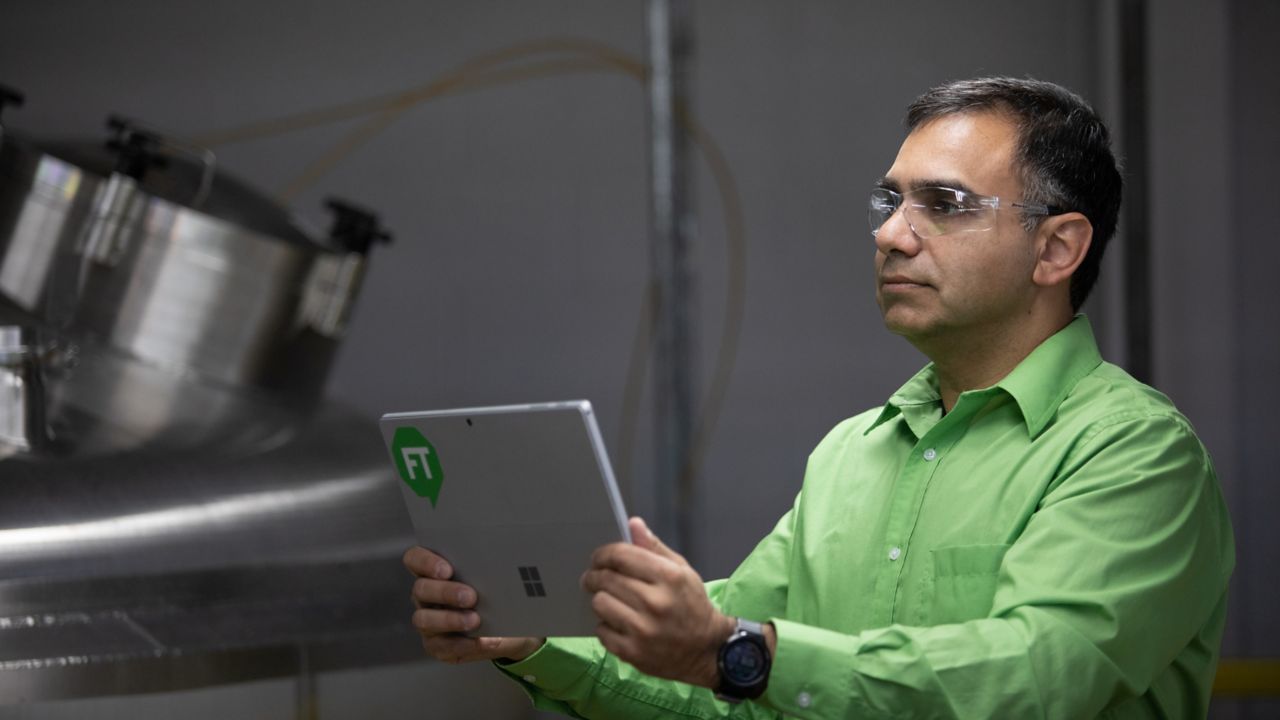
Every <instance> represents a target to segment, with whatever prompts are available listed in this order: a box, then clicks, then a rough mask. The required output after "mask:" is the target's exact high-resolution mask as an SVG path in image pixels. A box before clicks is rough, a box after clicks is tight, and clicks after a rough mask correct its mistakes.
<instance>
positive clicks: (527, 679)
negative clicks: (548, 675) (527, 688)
mask: <svg viewBox="0 0 1280 720" xmlns="http://www.w3.org/2000/svg"><path fill="white" fill-rule="evenodd" d="M524 681H525V682H527V683H536V682H538V676H537V675H525V676H524Z"/></svg>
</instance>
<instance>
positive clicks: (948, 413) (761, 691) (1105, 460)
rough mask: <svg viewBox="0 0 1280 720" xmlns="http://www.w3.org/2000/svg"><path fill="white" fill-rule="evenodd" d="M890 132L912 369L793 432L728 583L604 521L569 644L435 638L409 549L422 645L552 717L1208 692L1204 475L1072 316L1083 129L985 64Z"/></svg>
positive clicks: (1154, 705)
mask: <svg viewBox="0 0 1280 720" xmlns="http://www.w3.org/2000/svg"><path fill="white" fill-rule="evenodd" d="M907 128H908V135H907V137H906V140H905V141H904V142H903V144H902V147H901V149H900V150H899V152H898V155H897V158H896V159H895V160H894V162H893V166H892V167H891V168H889V171H888V172H887V173H886V174H885V176H884V177H883V178H882V179H881V180H880V181H879V183H877V186H876V188H875V189H874V190H873V191H872V193H871V201H870V206H869V216H870V220H871V231H872V234H873V235H874V237H875V247H876V254H875V268H876V281H877V282H876V288H877V292H876V299H877V301H878V303H879V305H880V309H881V312H882V314H883V316H884V321H885V324H886V325H887V326H888V327H889V329H890V330H891V331H893V332H894V333H897V334H900V335H902V336H903V337H905V338H906V339H907V340H908V341H910V342H911V343H912V344H913V345H915V346H916V347H917V348H919V349H920V350H921V351H923V352H924V353H925V354H926V355H927V356H928V357H929V358H930V359H931V360H932V363H931V364H930V365H928V366H927V367H925V368H924V369H923V370H922V371H921V372H919V373H918V374H917V375H916V376H915V377H913V378H911V379H910V380H909V381H908V382H907V383H906V384H905V385H903V386H902V388H901V389H900V390H899V391H898V392H896V393H895V394H894V395H893V396H892V397H890V398H889V400H888V402H887V403H886V404H885V405H884V406H883V407H881V408H875V409H873V410H870V411H868V412H865V413H863V414H861V415H858V416H856V417H854V418H851V419H849V420H846V421H845V422H843V423H841V424H840V425H839V426H837V427H836V428H835V429H834V430H833V431H832V432H831V433H830V434H829V435H828V436H827V437H826V438H825V439H824V440H823V441H822V442H821V443H820V444H819V445H818V447H817V449H815V450H814V452H813V454H812V455H811V456H810V459H809V464H808V468H807V470H806V473H805V480H804V485H803V487H802V489H801V492H800V495H799V496H798V497H797V499H796V503H795V505H794V507H793V508H792V509H791V510H790V512H788V513H787V514H786V515H785V516H783V518H782V519H781V521H780V522H779V523H778V525H777V527H776V528H775V529H774V531H773V532H772V533H771V534H769V535H768V536H767V537H765V538H764V540H763V541H761V543H760V544H759V546H758V547H757V548H756V549H755V550H754V551H753V552H752V553H751V555H750V556H748V557H747V558H746V560H745V561H743V563H742V565H741V566H739V568H738V569H737V570H736V571H735V572H734V573H733V575H732V576H731V577H730V578H728V579H727V580H720V581H715V582H711V583H707V584H706V585H705V586H704V585H703V583H702V581H701V580H700V579H699V578H698V576H697V574H696V573H695V572H694V571H693V570H692V569H691V568H690V567H689V565H688V564H687V563H686V562H685V561H684V560H683V559H682V558H681V557H680V556H679V555H677V554H676V553H674V552H672V551H671V550H669V549H667V548H666V547H665V546H663V545H662V544H661V542H659V541H658V540H657V538H655V537H653V535H652V534H651V533H649V532H648V530H647V528H646V527H645V526H644V524H643V522H641V521H639V520H638V519H633V520H632V531H633V537H634V541H635V544H634V545H625V544H616V545H608V546H605V547H603V548H601V549H599V550H598V551H597V552H596V553H595V555H594V556H593V558H592V566H591V568H590V569H589V570H588V571H587V572H586V574H585V575H584V576H583V587H584V588H585V589H586V590H587V591H588V592H591V593H593V598H592V606H593V608H594V609H595V611H596V613H597V614H598V615H599V617H600V620H601V623H600V626H599V631H598V638H595V639H552V640H548V641H545V642H544V641H543V640H540V639H536V638H482V639H470V638H464V637H461V636H459V635H456V634H455V633H456V632H457V631H463V630H471V629H474V628H477V627H479V624H480V622H481V618H479V617H478V616H477V615H476V614H475V612H474V611H471V610H468V608H470V607H472V606H474V603H475V594H474V591H472V590H471V589H470V588H467V587H466V586H463V585H460V584H458V583H452V582H449V581H448V578H449V576H450V574H451V572H452V569H451V568H450V567H449V565H448V563H447V562H445V561H443V560H442V559H441V558H439V557H437V556H435V555H434V554H432V553H430V552H429V551H427V550H425V549H422V548H414V549H413V550H410V551H409V552H408V553H407V554H406V556H405V564H406V565H407V566H408V567H409V568H410V570H412V571H413V572H414V573H416V574H417V575H418V576H419V579H418V580H417V581H416V582H415V584H414V590H413V594H414V598H415V599H416V600H417V602H418V603H419V607H420V608H421V609H419V610H418V611H417V612H415V614H414V618H413V622H414V625H415V626H416V627H417V628H418V630H419V632H420V633H421V634H422V635H423V637H424V646H425V647H426V649H427V650H428V652H430V653H431V654H432V655H433V656H435V657H437V658H440V659H443V660H448V661H455V662H457V661H465V660H476V659H494V660H497V661H498V665H499V666H500V667H501V668H502V669H503V670H504V671H505V672H507V673H508V674H510V675H511V676H512V677H513V678H515V679H516V680H517V681H518V682H520V683H521V684H522V685H523V686H524V687H525V688H526V690H527V691H528V692H529V694H530V695H531V697H532V698H533V700H534V703H535V704H536V705H537V706H538V707H541V708H547V709H557V710H560V711H563V712H566V713H569V714H575V715H578V716H581V717H610V718H612V717H628V718H630V717H635V718H640V717H645V718H649V717H652V718H659V717H696V718H709V717H725V716H729V717H778V716H779V715H787V716H795V717H802V718H863V717H871V718H888V717H973V718H1023V717H1047V718H1085V717H1095V716H1098V715H1103V716H1107V717H1125V718H1131V717H1132V718H1137V717H1175V718H1181V717H1203V716H1204V715H1205V714H1206V713H1207V711H1208V702H1209V690H1210V686H1211V683H1212V678H1213V674H1214V669H1215V666H1216V663H1217V653H1218V645H1219V641H1220V639H1221V635H1222V626H1223V619H1224V611H1225V593H1226V586H1227V579H1228V577H1229V575H1230V572H1231V568H1232V565H1233V562H1234V549H1233V543H1232V538H1231V530H1230V524H1229V521H1228V518H1227V515H1226V511H1225V506H1224V503H1223V501H1222V497H1221V493H1220V490H1219V487H1218V483H1217V479H1216V477H1215V475H1214V471H1213V468H1212V465H1211V463H1210V460H1209V457H1208V455H1207V454H1206V452H1205V450H1204V448H1203V447H1202V446H1201V444H1200V442H1199V441H1198V440H1197V439H1196V437H1195V434H1194V433H1193V431H1192V429H1191V427H1190V425H1189V424H1188V422H1187V420H1186V419H1185V418H1184V417H1183V416H1182V415H1180V414H1179V413H1178V412H1177V411H1176V410H1175V409H1174V407H1173V406H1172V404H1171V403H1170V402H1169V401H1168V399H1167V398H1165V397H1164V396H1163V395H1160V394H1159V393H1157V392H1156V391H1154V390H1152V389H1150V388H1148V387H1146V386H1144V385H1142V384H1140V383H1138V382H1137V381H1135V380H1133V379H1132V378H1131V377H1129V376H1128V375H1127V374H1125V373H1124V372H1123V371H1122V370H1120V369H1119V368H1117V367H1115V366H1113V365H1110V364H1108V363H1105V362H1103V361H1102V360H1101V358H1100V357H1099V355H1098V351H1097V347H1096V345H1095V343H1094V339H1093V335H1092V331H1091V329H1090V327H1089V323H1088V320H1087V319H1086V318H1085V317H1084V316H1082V315H1076V314H1075V313H1076V311H1078V310H1079V308H1080V306H1081V304H1082V303H1083V302H1084V300H1085V298H1086V297H1087V296H1088V293H1089V291H1090V289H1091V287H1092V285H1093V284H1094V281H1095V280H1096V278H1097V274H1098V267H1099V263H1100V261H1101V257H1102V252H1103V249H1104V247H1105V246H1106V242H1107V240H1108V239H1109V238H1110V236H1111V234H1112V233H1113V231H1114V228H1115V223H1116V215H1117V213H1118V210H1119V205H1120V185H1121V181H1120V175H1119V173H1118V172H1117V170H1116V164H1115V160H1114V158H1113V156H1112V154H1111V150H1110V147H1109V144H1110V140H1109V137H1108V133H1107V130H1106V128H1105V127H1104V126H1103V125H1102V123H1101V122H1100V121H1099V119H1098V118H1097V116H1096V114H1095V113H1094V112H1093V111H1092V109H1091V108H1089V107H1088V105H1087V104H1085V103H1084V101H1083V100H1081V99H1080V98H1079V97H1077V96H1075V95H1073V94H1071V93H1070V92H1068V91H1066V90H1064V89H1063V88H1060V87H1058V86H1056V85H1053V84H1050V83H1045V82H1038V81H1033V80H1017V79H1010V78H985V79H978V80H969V81H961V82H954V83H950V84H947V85H943V86H941V87H938V88H935V89H933V90H931V91H929V92H928V93H926V94H925V95H923V96H921V97H920V98H919V99H917V100H916V101H915V102H914V103H913V104H912V106H911V107H910V109H909V112H908V116H907ZM739 619H741V620H743V621H746V622H741V621H740V620H739ZM754 623H761V624H760V625H756V624H754ZM713 690H715V691H718V694H719V695H720V696H722V697H724V698H726V699H727V700H728V702H724V701H721V700H717V699H716V698H715V695H714V694H713ZM744 700H746V701H744Z"/></svg>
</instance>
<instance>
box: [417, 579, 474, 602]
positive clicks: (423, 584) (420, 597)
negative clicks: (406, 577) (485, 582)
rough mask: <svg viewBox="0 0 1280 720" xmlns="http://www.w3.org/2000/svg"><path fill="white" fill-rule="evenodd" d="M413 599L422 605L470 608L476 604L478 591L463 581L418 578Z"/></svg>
mask: <svg viewBox="0 0 1280 720" xmlns="http://www.w3.org/2000/svg"><path fill="white" fill-rule="evenodd" d="M413 599H414V601H416V602H417V603H419V604H420V605H443V606H445V607H456V608H469V607H474V606H475V604H476V591H475V590H474V589H472V588H471V586H470V585H463V584H462V583H457V582H448V581H444V580H431V579H428V578H418V579H417V580H415V581H414V582H413Z"/></svg>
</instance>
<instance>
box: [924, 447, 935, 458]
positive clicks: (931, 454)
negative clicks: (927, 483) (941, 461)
mask: <svg viewBox="0 0 1280 720" xmlns="http://www.w3.org/2000/svg"><path fill="white" fill-rule="evenodd" d="M936 457H938V451H937V450H934V449H933V448H929V449H928V450H925V451H924V459H925V460H927V461H932V460H933V459H934V458H936Z"/></svg>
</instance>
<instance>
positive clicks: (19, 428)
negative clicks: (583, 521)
mask: <svg viewBox="0 0 1280 720" xmlns="http://www.w3.org/2000/svg"><path fill="white" fill-rule="evenodd" d="M0 99H3V100H6V101H12V100H15V99H17V98H16V95H14V94H12V93H8V92H5V93H2V94H0ZM110 131H111V132H110V138H109V140H108V142H107V143H106V144H105V145H95V144H86V143H63V144H50V143H42V144H35V143H32V142H28V141H25V140H23V139H20V138H18V137H15V136H14V135H13V134H12V133H9V132H7V131H5V130H3V129H0V702H5V701H14V700H33V699H49V698H68V697H79V696H87V695H102V694H117V693H131V692H143V691H154V690H165V689H177V688H185V687H194V686H200V685H206V684H211V683H221V682H229V681H235V680H244V679H250V678H259V677H268V676H272V675H280V674H291V673H294V672H296V671H297V670H298V669H299V668H307V669H308V670H309V671H316V670H322V669H326V668H337V667H349V666H363V665H368V664H373V663H380V662H393V661H400V660H406V659H411V658H417V657H419V656H420V649H419V647H418V644H417V642H416V639H415V638H414V637H413V634H412V633H411V632H409V631H408V628H407V625H406V619H407V614H408V612H409V610H410V607H409V602H408V599H407V584H406V581H405V574H404V571H403V570H402V569H401V568H400V565H399V557H400V554H401V553H402V552H403V550H404V549H405V548H406V547H407V546H408V545H409V544H410V543H411V541H412V536H411V530H410V528H409V526H408V521H407V518H406V517H405V514H404V511H403V508H402V507H401V504H400V502H401V501H400V497H399V493H398V490H397V488H396V487H395V484H394V483H395V481H394V480H393V478H392V477H391V475H390V473H389V471H388V470H387V464H386V460H385V457H384V452H383V449H382V447H381V442H380V439H379V437H378V433H377V430H376V428H375V426H374V422H373V419H372V418H365V417H361V416H359V415H358V414H356V413H354V412H353V411H351V410H350V409H348V408H345V407H343V406H340V405H337V404H334V403H331V402H324V401H323V400H322V399H321V393H322V391H323V387H324V381H325V377H326V375H327V372H328V367H329V363H330V360H331V359H332V357H333V354H334V352H335V351H336V349H337V347H338V345H339V343H340V342H341V339H342V335H343V331H344V329H345V327H346V322H347V319H348V317H349V312H350V308H351V306H352V303H353V302H354V301H355V299H356V297H357V295H358V293H359V288H360V280H361V278H362V276H363V272H364V268H365V263H366V259H367V254H368V251H369V249H370V247H371V246H372V245H373V244H375V243H377V242H380V241H385V240H387V239H388V236H387V234H386V233H385V232H383V231H382V229H381V228H380V227H379V225H378V223H377V220H376V218H375V217H374V216H373V215H372V214H370V213H368V212H365V211H362V210H360V209H359V208H356V207H353V206H350V205H347V204H343V203H339V202H336V201H335V202H333V203H331V208H332V209H333V210H334V212H335V222H334V225H333V229H332V230H331V231H330V232H329V233H328V234H327V235H325V236H320V235H318V234H316V233H313V232H310V231H308V230H306V229H305V228H302V227H301V226H300V225H299V224H298V223H296V222H294V221H293V220H292V219H291V218H290V217H289V215H288V214H287V213H286V212H285V211H283V210H282V209H280V208H278V207H277V206H276V205H275V204H274V203H272V202H270V201H269V200H266V199H264V198H263V197H261V196H260V195H258V194H257V193H255V192H253V191H252V190H251V189H249V188H247V187H246V186H244V185H242V184H240V183H238V182H236V181H234V180H232V179H231V178H229V177H227V176H226V175H225V173H222V172H221V171H219V170H218V169H217V168H216V166H215V162H214V158H213V157H212V156H211V155H210V154H208V153H205V152H202V151H199V150H196V149H191V148H187V147H184V146H183V145H181V144H180V143H177V142H175V141H173V140H171V139H169V138H166V137H165V136H164V135H163V134H160V133H158V132H155V131H154V130H151V129H149V128H146V127H144V126H142V125H140V124H138V123H133V122H129V121H124V120H120V119H112V120H111V122H110Z"/></svg>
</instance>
